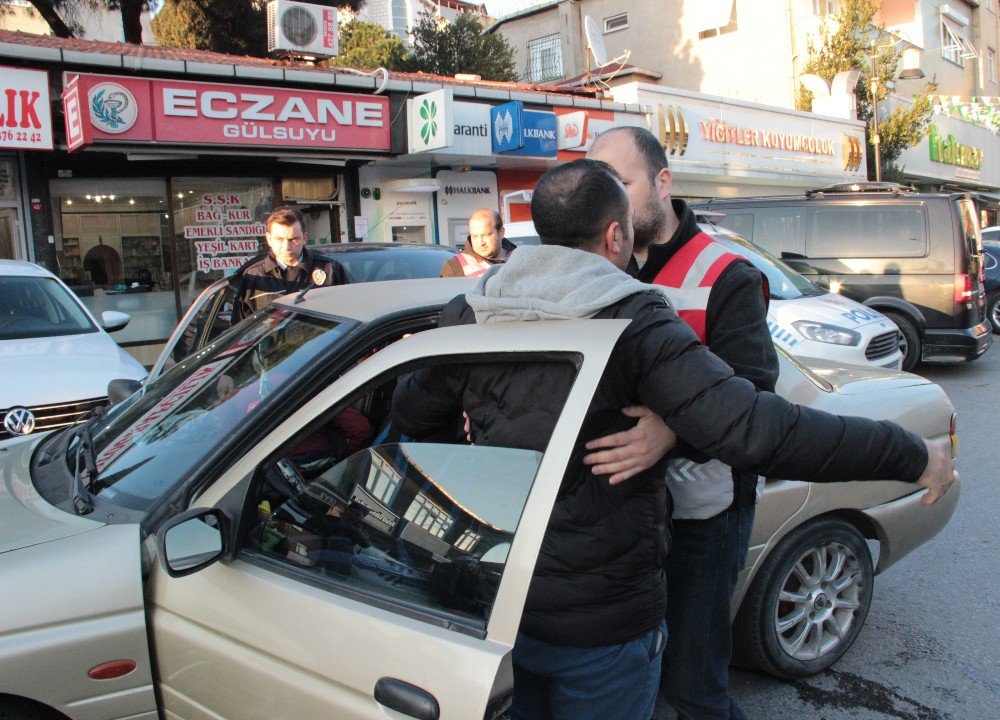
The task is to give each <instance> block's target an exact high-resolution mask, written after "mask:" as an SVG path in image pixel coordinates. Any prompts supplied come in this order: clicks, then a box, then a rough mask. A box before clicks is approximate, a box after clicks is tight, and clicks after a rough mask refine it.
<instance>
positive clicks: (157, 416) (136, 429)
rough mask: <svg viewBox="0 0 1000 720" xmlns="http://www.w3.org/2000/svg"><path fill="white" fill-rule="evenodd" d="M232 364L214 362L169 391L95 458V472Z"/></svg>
mask: <svg viewBox="0 0 1000 720" xmlns="http://www.w3.org/2000/svg"><path fill="white" fill-rule="evenodd" d="M230 362H232V358H229V359H225V360H216V361H215V362H213V363H209V364H207V365H204V366H203V367H200V368H198V370H196V371H195V372H194V373H193V374H192V375H191V377H189V378H188V379H187V380H185V381H184V382H182V383H181V384H180V385H178V386H177V387H175V388H174V389H173V390H171V391H170V392H169V393H167V395H165V396H164V397H163V399H162V400H160V401H159V402H158V403H156V405H154V406H153V407H152V408H151V409H150V410H149V411H147V412H146V414H145V415H143V416H142V417H141V418H139V419H138V420H137V421H136V422H135V423H133V424H132V427H130V428H129V429H128V430H127V431H126V432H125V433H123V434H122V436H121V437H119V438H118V439H117V440H115V441H114V442H113V443H111V444H110V445H108V446H107V447H106V448H104V450H102V451H101V454H100V455H98V456H97V470H98V472H103V471H104V469H105V468H106V467H107V466H108V465H110V464H111V463H112V461H114V460H115V458H117V457H118V456H119V455H121V454H122V453H123V452H125V450H126V449H127V448H128V447H130V446H131V445H132V444H133V442H134V441H135V439H136V438H137V437H141V436H142V435H143V434H144V433H145V432H146V431H147V430H149V429H150V428H151V427H153V426H154V425H156V424H157V423H158V422H160V421H161V420H163V418H164V417H166V416H167V415H169V414H170V413H171V412H172V411H173V410H174V409H175V408H176V407H177V406H179V405H180V404H181V403H182V402H184V401H185V400H187V399H188V398H190V397H191V396H192V395H194V393H195V392H197V391H198V390H199V389H201V388H202V387H204V386H205V385H206V384H207V383H208V381H209V380H211V379H212V378H213V377H214V376H215V375H217V374H218V373H219V372H220V371H221V370H222V369H223V368H225V367H226V366H227V365H229V364H230Z"/></svg>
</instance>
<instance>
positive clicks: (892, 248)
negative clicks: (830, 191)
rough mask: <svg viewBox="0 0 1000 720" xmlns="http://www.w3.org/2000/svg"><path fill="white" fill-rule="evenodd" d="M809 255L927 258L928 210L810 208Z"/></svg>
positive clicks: (807, 254) (908, 207) (896, 207)
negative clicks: (926, 219) (925, 213)
mask: <svg viewBox="0 0 1000 720" xmlns="http://www.w3.org/2000/svg"><path fill="white" fill-rule="evenodd" d="M809 223H810V225H811V231H812V232H811V233H810V238H809V242H808V246H807V247H806V253H805V255H806V256H807V257H813V258H864V257H923V256H924V255H926V254H927V229H926V224H925V220H924V209H923V207H921V206H919V205H910V206H900V205H894V206H887V205H884V204H879V205H868V206H858V205H844V206H839V207H838V206H833V205H828V206H821V207H815V208H811V209H810V220H809Z"/></svg>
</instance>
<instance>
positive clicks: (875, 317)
mask: <svg viewBox="0 0 1000 720" xmlns="http://www.w3.org/2000/svg"><path fill="white" fill-rule="evenodd" d="M701 229H702V230H703V231H704V232H706V233H707V234H709V235H711V236H712V237H713V238H715V239H716V240H719V241H720V242H722V243H724V244H726V245H729V246H730V247H732V248H733V249H734V251H735V252H737V253H738V254H740V255H742V256H744V257H745V258H746V259H747V260H749V261H750V262H751V263H753V265H754V267H756V268H757V269H758V270H760V271H761V272H762V273H764V275H765V276H766V277H767V280H768V283H769V284H770V290H771V303H770V307H769V308H768V312H767V327H768V329H769V330H770V331H771V337H772V339H773V340H774V344H775V345H777V346H778V347H780V348H783V349H784V350H787V351H788V352H790V353H791V354H792V355H796V356H798V357H804V358H820V359H823V360H832V361H834V362H851V363H858V364H859V365H868V366H877V367H886V368H893V369H899V368H900V367H902V363H903V353H902V351H901V350H900V347H899V330H898V329H897V328H896V326H895V325H894V324H893V322H892V321H891V320H890V319H889V318H887V317H886V316H885V315H883V314H882V313H880V312H878V311H877V310H873V309H872V308H870V307H866V306H865V305H862V304H861V303H859V302H855V301H854V300H851V299H850V298H846V297H843V296H842V295H838V294H837V293H832V292H830V291H828V290H826V289H824V288H821V287H820V286H819V285H816V284H814V283H811V282H809V281H808V280H807V279H806V278H804V277H803V276H802V275H800V274H799V273H797V272H795V271H794V270H792V268H790V267H788V265H786V264H785V263H783V262H782V261H781V260H778V259H777V258H776V257H774V256H773V255H771V254H770V253H768V252H767V251H766V250H762V249H761V248H760V247H758V246H757V245H754V244H753V243H751V242H749V241H748V240H744V239H743V238H741V237H739V236H738V235H736V234H734V233H732V232H730V231H729V230H726V229H725V228H721V227H718V226H716V225H712V224H710V223H701ZM504 230H505V235H504V237H506V238H507V239H508V240H510V241H511V242H512V243H514V244H515V245H537V244H538V243H539V239H538V233H537V232H536V231H535V225H534V223H532V222H531V221H521V222H513V223H507V224H505V225H504Z"/></svg>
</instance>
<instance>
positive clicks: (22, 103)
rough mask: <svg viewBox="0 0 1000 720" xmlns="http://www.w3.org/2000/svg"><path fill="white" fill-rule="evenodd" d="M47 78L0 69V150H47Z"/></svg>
mask: <svg viewBox="0 0 1000 720" xmlns="http://www.w3.org/2000/svg"><path fill="white" fill-rule="evenodd" d="M50 107H51V106H50V104H49V74H48V73H47V72H45V71H44V70H21V69H20V68H11V67H0V149H3V150H51V149H52V112H51V110H50Z"/></svg>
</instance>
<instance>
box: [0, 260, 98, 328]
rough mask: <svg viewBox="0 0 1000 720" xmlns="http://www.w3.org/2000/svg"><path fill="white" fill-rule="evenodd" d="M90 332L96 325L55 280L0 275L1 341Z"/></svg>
mask: <svg viewBox="0 0 1000 720" xmlns="http://www.w3.org/2000/svg"><path fill="white" fill-rule="evenodd" d="M90 332H97V328H96V327H95V326H94V323H92V322H91V321H90V318H89V317H87V314H86V313H85V312H84V311H83V309H82V308H81V307H80V305H79V303H77V302H76V300H74V299H73V297H72V296H71V295H70V294H69V291H67V290H66V288H64V287H63V286H62V285H60V284H59V282H58V281H56V280H55V279H53V278H49V277H24V276H13V275H4V276H0V340H19V339H21V338H39V337H52V336H54V335H80V334H82V333H90Z"/></svg>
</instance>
